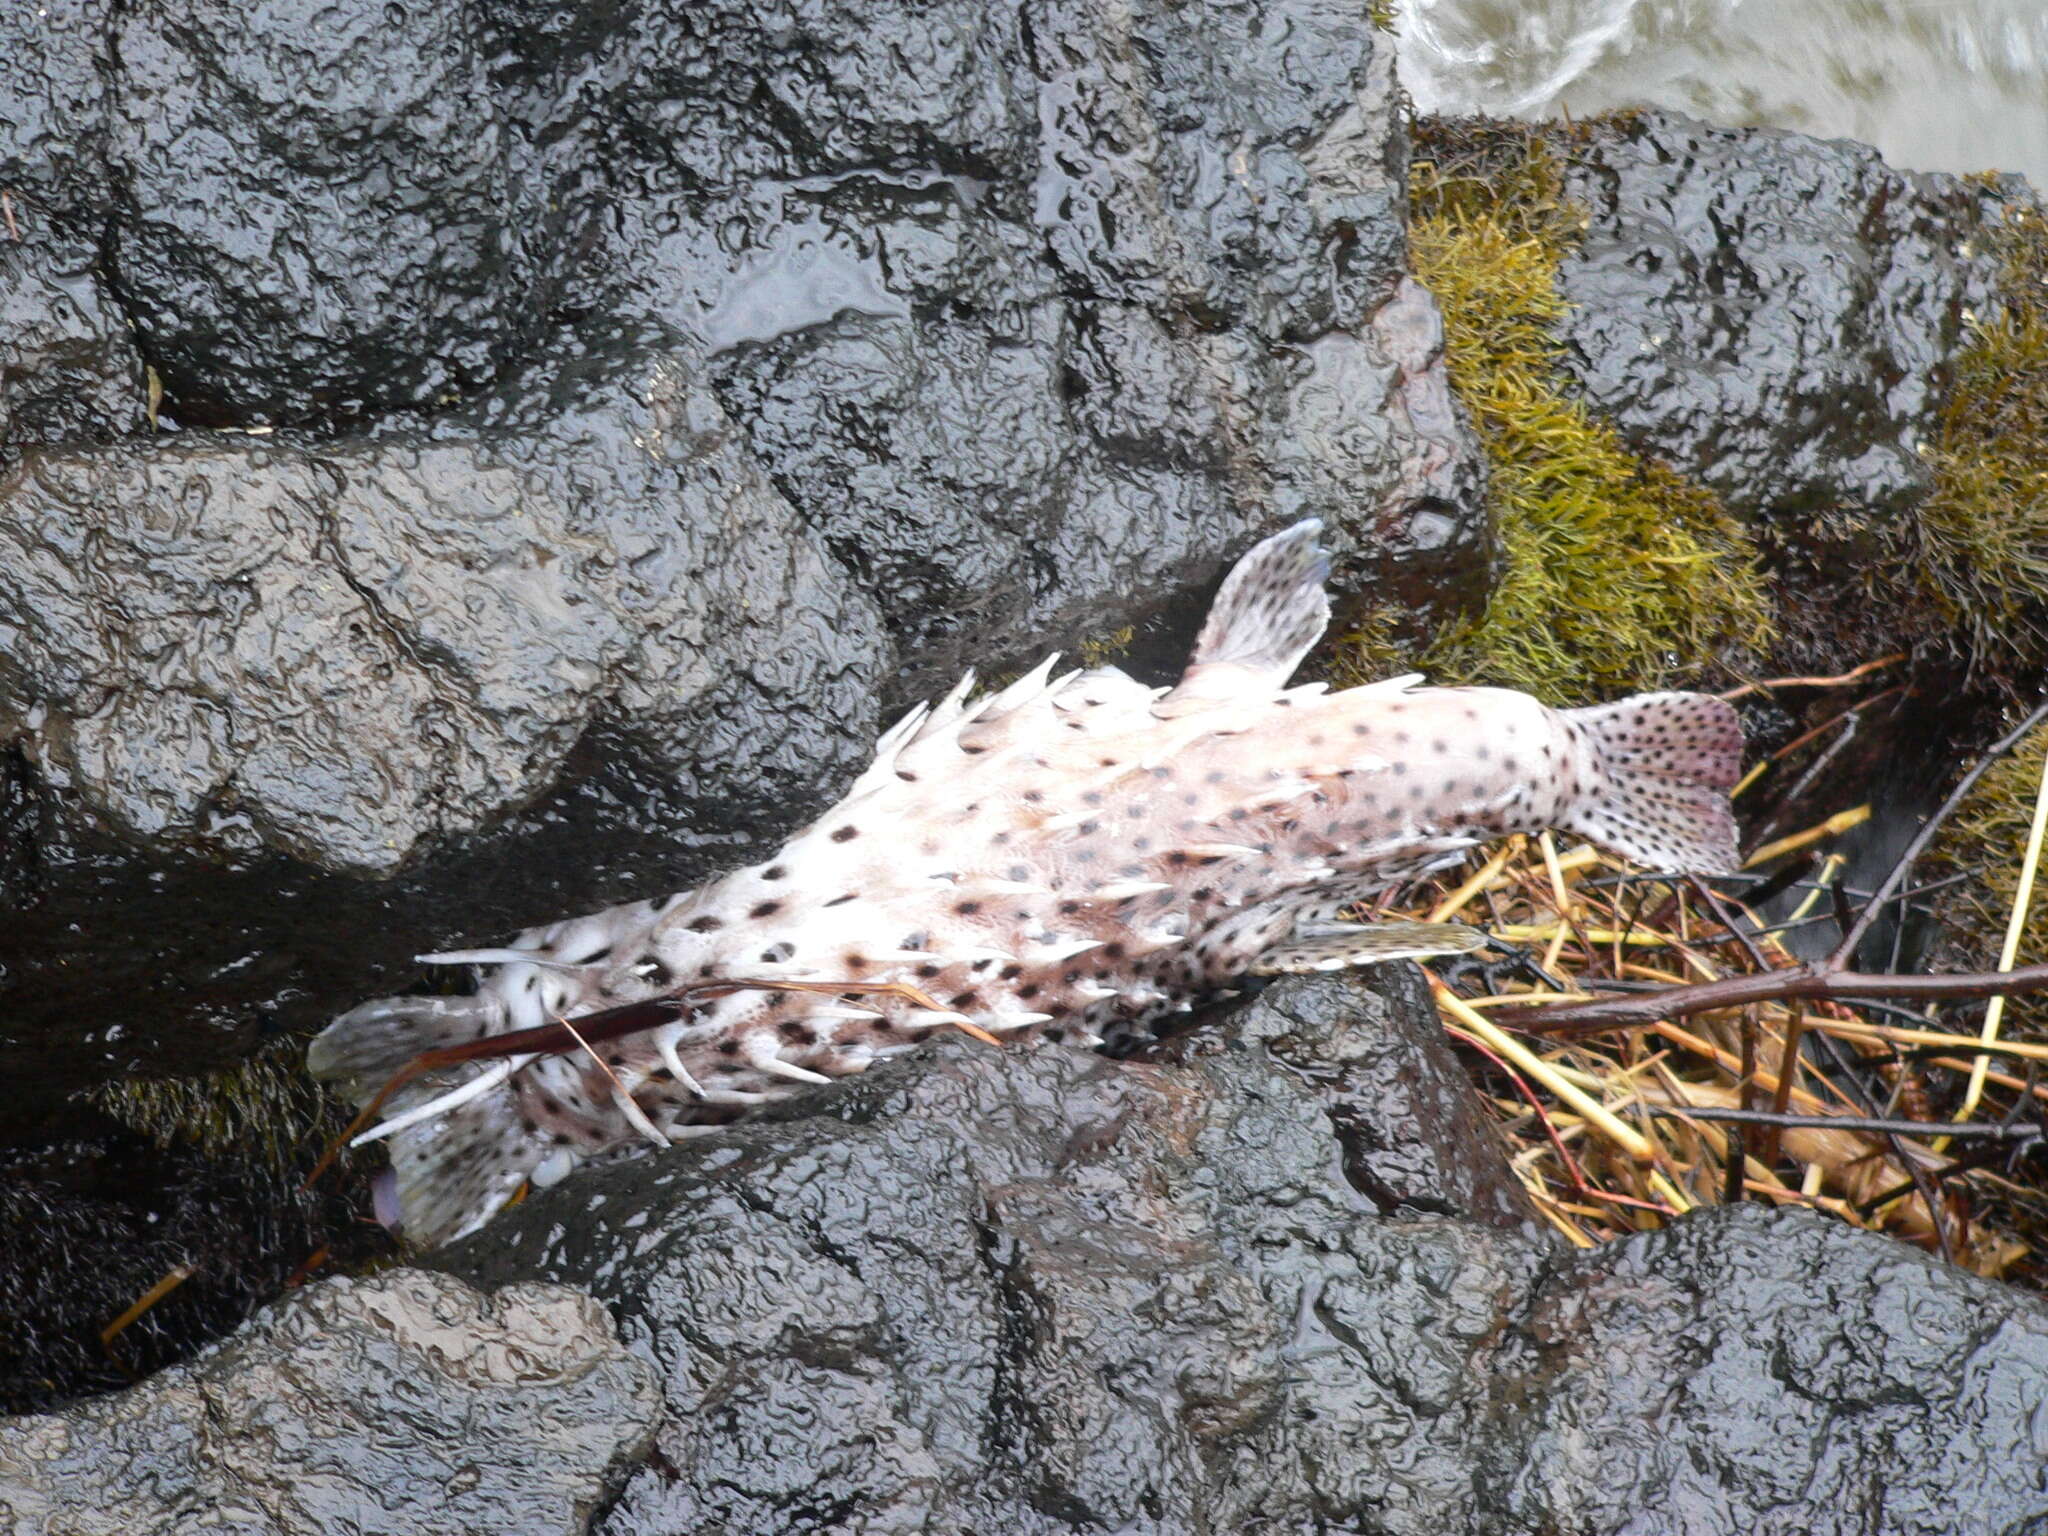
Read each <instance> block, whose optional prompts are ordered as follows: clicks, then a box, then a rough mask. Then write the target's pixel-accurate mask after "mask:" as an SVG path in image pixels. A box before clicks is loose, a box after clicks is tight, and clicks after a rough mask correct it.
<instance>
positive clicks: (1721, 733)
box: [1558, 693, 1742, 875]
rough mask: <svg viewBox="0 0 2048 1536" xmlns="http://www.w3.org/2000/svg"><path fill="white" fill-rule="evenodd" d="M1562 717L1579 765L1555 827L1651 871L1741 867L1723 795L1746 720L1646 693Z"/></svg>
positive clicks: (1703, 698) (1684, 696) (1715, 705)
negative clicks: (1577, 748) (1578, 751)
mask: <svg viewBox="0 0 2048 1536" xmlns="http://www.w3.org/2000/svg"><path fill="white" fill-rule="evenodd" d="M1563 715H1564V718H1565V720H1566V721H1567V722H1568V723H1569V725H1570V726H1571V728H1572V729H1573V732H1574V734H1575V735H1576V736H1577V737H1578V739H1579V742H1580V745H1581V748H1582V750H1583V752H1584V756H1583V758H1582V763H1583V767H1582V769H1581V774H1582V782H1581V785H1580V790H1579V793H1578V795H1577V797H1576V798H1575V799H1574V801H1573V802H1572V803H1570V804H1568V805H1567V806H1566V807H1565V808H1564V810H1563V811H1562V812H1561V813H1560V814H1559V816H1558V825H1559V826H1560V827H1562V828H1563V829H1564V830H1565V831H1567V832H1576V833H1578V834H1579V835H1580V836H1582V837H1587V838H1591V839H1592V840H1593V841H1594V842H1596V843H1599V844H1601V845H1602V846H1603V847H1607V848H1611V849H1613V850H1614V851H1615V852H1616V853H1619V854H1621V855H1622V856H1623V857H1624V858H1627V859H1630V860H1632V861H1634V862H1635V863H1638V864H1642V865H1645V866H1647V867H1648V868H1651V869H1666V870H1679V871H1684V872H1686V873H1688V874H1701V875H1708V874H1724V873H1727V872H1730V871H1732V870H1734V869H1735V868H1736V867H1737V865H1738V864H1739V863H1740V860H1739V859H1738V857H1737V855H1736V851H1735V817H1734V814H1733V813H1732V812H1731V811H1730V809H1729V806H1728V791H1729V790H1731V789H1733V788H1734V787H1735V782H1736V779H1737V778H1738V777H1739V776H1740V774H1741V772H1742V720H1741V717H1740V716H1738V715H1737V714H1736V713H1735V710H1734V708H1733V706H1731V705H1730V704H1729V703H1728V702H1727V701H1726V700H1724V699H1717V698H1714V697H1712V696H1711V695H1709V694H1703V693H1643V694H1637V695H1636V696H1635V697H1634V698H1629V699H1620V700H1617V701H1616V702H1614V703H1612V704H1596V705H1594V706H1592V707H1591V708H1589V709H1568V710H1565V711H1563Z"/></svg>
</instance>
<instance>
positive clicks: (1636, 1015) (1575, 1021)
mask: <svg viewBox="0 0 2048 1536" xmlns="http://www.w3.org/2000/svg"><path fill="white" fill-rule="evenodd" d="M2042 991H2048V965H2023V966H2021V967H2019V969H2017V970H2012V971H1972V972H1968V973H1965V974H1962V975H1956V976H1909V975H1899V976H1887V975H1875V976H1871V975H1864V974H1862V973H1860V972H1857V971H1829V970H1826V969H1824V968H1822V967H1821V966H1819V965H1802V966H1794V967H1791V968H1788V969H1786V970H1782V971H1767V972H1765V973H1764V974H1762V975H1760V976H1729V977H1724V978H1723V979H1722V980H1720V981H1702V982H1696V983H1694V984H1692V985H1691V986H1683V987H1669V986H1667V987H1659V988H1658V989H1657V990H1655V991H1652V992H1644V993H1639V994H1636V993H1632V994H1630V995H1628V996H1625V997H1603V998H1601V999H1599V1000H1598V1001H1595V1002H1590V1003H1559V1004H1556V1005H1555V1006H1549V1007H1546V1006H1544V1005H1542V1004H1536V1005H1533V1006H1528V1007H1522V1008H1496V1009H1494V1010H1492V1012H1493V1017H1494V1018H1495V1020H1497V1021H1498V1022H1499V1023H1501V1024H1503V1025H1506V1026H1507V1027H1508V1028H1510V1029H1522V1030H1527V1031H1529V1032H1530V1033H1532V1034H1540V1035H1591V1034H1598V1033H1599V1032H1600V1031H1601V1030H1603V1029H1636V1028H1640V1027H1642V1026H1644V1025H1648V1024H1655V1023H1657V1022H1659V1021H1660V1020H1664V1019H1677V1018H1684V1017H1685V1016H1686V1015H1688V1014H1694V1013H1705V1012H1707V1011H1708V1010H1709V1009H1713V1008H1743V1007H1747V1006H1748V1005H1749V1004H1751V1003H1776V1002H1783V1001H1786V1000H1787V999H1791V998H1798V999H1802V1000H1804V999H1811V998H1816V997H1829V998H1837V999H1849V998H1859V997H1911V998H1933V999H1954V998H1971V997H1998V996H2006V997H2011V996H2017V995H2019V994H2021V993H2026V992H2042Z"/></svg>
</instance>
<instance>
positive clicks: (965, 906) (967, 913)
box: [953, 901, 981, 917]
mask: <svg viewBox="0 0 2048 1536" xmlns="http://www.w3.org/2000/svg"><path fill="white" fill-rule="evenodd" d="M953 910H954V911H955V912H957V913H959V914H960V915H961V916H962V917H972V916H974V914H975V913H977V912H979V911H980V910H981V903H980V902H978V901H963V902H961V903H960V904H959V905H958V906H956V907H955V908H953Z"/></svg>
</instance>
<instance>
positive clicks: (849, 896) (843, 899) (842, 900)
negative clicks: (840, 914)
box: [825, 891, 860, 907]
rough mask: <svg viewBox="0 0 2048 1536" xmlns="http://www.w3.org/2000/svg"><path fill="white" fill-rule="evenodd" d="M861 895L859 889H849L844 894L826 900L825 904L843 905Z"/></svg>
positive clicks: (830, 905) (831, 905)
mask: <svg viewBox="0 0 2048 1536" xmlns="http://www.w3.org/2000/svg"><path fill="white" fill-rule="evenodd" d="M859 895H860V892H859V891H848V892H847V893H846V894H845V895H844V896H834V897H833V898H832V899H831V900H830V901H828V902H826V903H825V905H826V906H828V907H843V906H845V905H846V904H847V903H848V902H849V901H852V900H854V899H855V898H856V897H857V896H859Z"/></svg>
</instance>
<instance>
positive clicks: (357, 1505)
mask: <svg viewBox="0 0 2048 1536" xmlns="http://www.w3.org/2000/svg"><path fill="white" fill-rule="evenodd" d="M658 1403H659V1397H658V1395H657V1393H656V1392H655V1389H654V1384H653V1382H652V1379H651V1377H650V1376H649V1373H648V1372H647V1370H646V1368H645V1367H644V1366H642V1365H640V1364H639V1362H637V1361H635V1360H633V1359H632V1358H631V1357H629V1356H628V1355H627V1354H626V1353H625V1352H624V1351H623V1350H622V1349H621V1348H620V1347H619V1343H618V1340H617V1337H616V1335H615V1334H614V1333H613V1331H612V1329H611V1327H610V1325H609V1322H608V1321H607V1319H606V1318H605V1316H604V1313H603V1312H602V1310H601V1309H599V1308H598V1307H597V1306H595V1305H594V1304H592V1303H591V1302H590V1301H589V1300H587V1299H586V1298H583V1297H580V1296H577V1295H575V1294H574V1293H573V1292H569V1291H565V1290H563V1289H561V1288H560V1287H556V1286H519V1287H513V1288H510V1289H507V1290H503V1291H500V1292H498V1293H497V1294H496V1295H492V1296H481V1295H478V1294H477V1293H476V1292H475V1291H473V1290H471V1289H470V1288H469V1287H467V1286H465V1285H462V1284H461V1283H459V1282H457V1281H455V1280H452V1279H450V1278H449V1277H447V1276H445V1275H433V1274H425V1273H422V1272H420V1271H417V1270H397V1271H394V1272H392V1273H389V1274H386V1275H381V1276H378V1277H376V1278H374V1279H369V1280H329V1281H325V1282H323V1283H321V1284H318V1285H314V1286H309V1287H308V1288H307V1289H305V1290H303V1291H300V1292H298V1293H296V1294H294V1295H292V1296H290V1297H288V1298H287V1299H285V1300H284V1301H282V1302H279V1303H278V1304H277V1305H275V1306H274V1307H272V1308H271V1309H270V1310H268V1311H266V1312H264V1313H263V1314H262V1315H260V1316H259V1317H257V1318H256V1319H254V1320H253V1321H252V1322H250V1323H249V1324H248V1325H247V1326H245V1327H244V1328H243V1329H241V1331H239V1332H238V1333H236V1334H235V1335H233V1336H232V1337H231V1338H229V1339H227V1340H226V1341H224V1342H223V1343H221V1344H219V1345H216V1346H214V1347H213V1348H211V1349H209V1350H207V1351H206V1352H205V1353H204V1354H203V1355H201V1356H199V1357H198V1358H196V1359H194V1360H191V1361H189V1362H187V1363H186V1364H184V1365H179V1366H173V1367H172V1368H171V1369H169V1370H167V1371H164V1372H162V1373H160V1374H159V1375H157V1376H154V1377H152V1378H150V1380H149V1381H147V1382H145V1383H143V1384H142V1385H141V1386H138V1387H135V1388H133V1389H131V1390H129V1391H127V1392H124V1393H121V1394H119V1395H117V1396H113V1397H104V1398H98V1399H95V1400H93V1401H91V1402H86V1403H81V1404H78V1405H77V1406H75V1407H72V1408H70V1409H67V1410H66V1411H64V1412H63V1413H60V1414H49V1415H42V1416H38V1417H32V1418H21V1419H10V1420H6V1421H4V1432H0V1530H4V1531H6V1532H8V1533H10V1536H42V1533H46V1532H56V1531H62V1532H66V1533H68V1536H96V1533H105V1536H115V1533H122V1536H126V1533H129V1532H150V1533H156V1532H161V1533H164V1536H170V1533H173V1532H184V1531H190V1530H194V1529H197V1528H199V1527H200V1526H202V1525H203V1526H204V1527H205V1528H206V1529H208V1530H220V1531H231V1532H235V1533H237V1536H289V1533H306V1536H315V1533H318V1536H328V1533H332V1532H363V1533H366V1536H367V1533H373V1532H374V1533H382V1532H393V1533H404V1536H428V1533H432V1532H449V1533H451V1536H452V1533H457V1532H470V1531H483V1530H488V1531H508V1532H510V1531H517V1532H521V1533H532V1536H543V1533H546V1532H553V1531H559V1532H563V1533H565V1536H570V1533H580V1532H582V1531H583V1530H584V1529H585V1528H586V1524H587V1521H588V1519H589V1516H590V1514H591V1512H592V1510H593V1509H595V1508H596V1507H597V1506H598V1505H599V1504H600V1502H602V1500H603V1499H604V1497H605V1495H606V1493H607V1491H608V1489H609V1487H610V1486H611V1485H612V1484H613V1482H614V1481H615V1479H616V1475H617V1474H618V1472H619V1471H620V1470H621V1469H622V1468H623V1467H625V1466H626V1465H628V1464H630V1463H631V1462H634V1461H637V1460H638V1459H639V1458H640V1457H641V1456H642V1455H643V1454H644V1453H645V1450H646V1446H647V1440H648V1432H649V1428H650V1425H651V1423H652V1419H653V1414H654V1411H655V1409H656V1407H657V1405H658Z"/></svg>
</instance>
